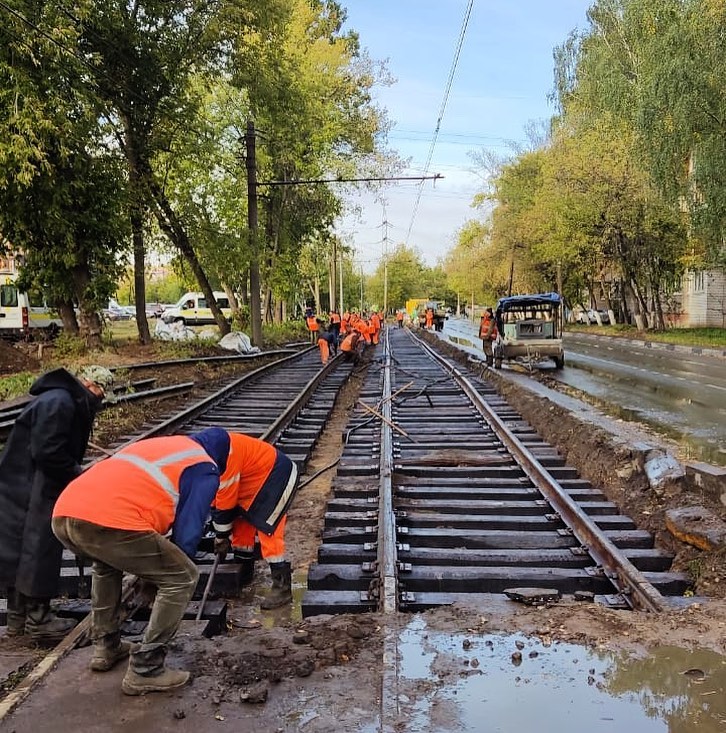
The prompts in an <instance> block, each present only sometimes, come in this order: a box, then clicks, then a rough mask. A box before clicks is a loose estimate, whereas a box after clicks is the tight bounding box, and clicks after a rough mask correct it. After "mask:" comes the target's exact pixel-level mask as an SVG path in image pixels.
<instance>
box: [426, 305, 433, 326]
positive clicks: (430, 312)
mask: <svg viewBox="0 0 726 733" xmlns="http://www.w3.org/2000/svg"><path fill="white" fill-rule="evenodd" d="M433 327H434V309H433V308H427V309H426V328H428V329H429V330H431V329H432V328H433Z"/></svg>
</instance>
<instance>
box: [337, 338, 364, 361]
mask: <svg viewBox="0 0 726 733" xmlns="http://www.w3.org/2000/svg"><path fill="white" fill-rule="evenodd" d="M359 340H360V334H359V333H358V331H351V332H350V333H349V334H347V335H346V337H345V338H344V339H343V341H342V342H341V344H340V350H341V351H342V352H343V359H344V360H345V361H353V362H356V363H357V362H358V356H359V354H358V342H359Z"/></svg>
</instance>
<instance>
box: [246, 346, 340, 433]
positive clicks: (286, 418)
mask: <svg viewBox="0 0 726 733" xmlns="http://www.w3.org/2000/svg"><path fill="white" fill-rule="evenodd" d="M342 358H343V354H342V353H339V354H338V355H337V356H335V357H333V358H332V359H330V360H329V361H328V363H327V364H326V365H325V366H324V367H323V368H322V369H321V370H320V371H319V372H318V373H317V374H316V375H315V376H314V377H313V378H312V379H311V380H310V381H309V382H308V383H307V384H306V385H305V387H303V389H302V391H301V392H300V394H299V395H298V396H297V397H296V398H295V399H294V400H293V401H292V402H291V403H290V404H289V406H288V407H287V408H286V409H285V411H284V412H283V413H282V414H281V415H280V416H279V417H278V418H277V419H276V420H275V422H273V423H272V425H270V427H269V428H267V430H265V432H264V433H263V434H262V435H261V436H260V440H264V441H266V442H267V443H274V442H275V441H276V440H277V439H278V438H279V437H280V436H281V435H282V434H283V433H284V432H285V430H287V428H288V427H289V426H290V425H291V424H292V422H293V420H294V419H295V418H296V417H297V414H298V413H299V412H300V410H302V408H303V407H304V406H305V405H306V404H307V403H308V401H309V400H310V397H311V396H312V394H313V392H315V390H316V389H317V387H318V385H319V384H320V382H322V381H323V380H324V379H325V377H327V376H328V374H330V372H332V371H333V369H334V368H335V367H336V366H337V365H338V364H339V363H340V362H341V360H342Z"/></svg>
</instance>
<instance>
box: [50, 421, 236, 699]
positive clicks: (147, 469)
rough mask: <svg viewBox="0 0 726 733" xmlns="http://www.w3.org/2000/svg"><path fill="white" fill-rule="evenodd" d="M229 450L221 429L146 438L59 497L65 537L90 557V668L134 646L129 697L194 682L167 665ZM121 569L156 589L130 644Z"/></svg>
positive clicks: (126, 686)
mask: <svg viewBox="0 0 726 733" xmlns="http://www.w3.org/2000/svg"><path fill="white" fill-rule="evenodd" d="M228 454H229V436H228V435H227V433H226V432H225V431H224V430H221V429H220V428H208V429H207V430H202V431H201V432H199V433H194V434H192V435H190V436H183V435H171V436H166V437H160V438H148V439H146V440H139V441H138V442H136V443H132V444H131V445H129V446H127V447H125V448H122V449H121V450H120V451H118V452H117V453H116V454H114V455H113V456H112V457H111V458H108V459H106V460H104V461H102V462H100V463H97V464H95V465H94V466H92V467H91V468H90V469H89V470H88V471H86V472H85V473H84V474H82V475H81V476H79V477H78V478H77V479H76V480H75V481H73V482H71V483H70V484H69V486H68V488H67V489H66V490H65V491H64V492H63V493H62V494H61V496H60V498H59V499H58V502H57V503H56V506H55V510H54V512H53V531H54V532H55V534H56V536H57V537H58V539H59V540H60V541H61V542H62V543H63V544H64V545H65V546H66V547H67V548H68V549H69V550H72V551H73V552H75V553H77V554H83V555H87V556H88V557H91V558H93V581H92V585H91V600H92V617H91V624H92V637H93V643H94V652H93V657H92V659H91V669H92V670H95V671H97V672H105V671H107V670H109V669H111V668H112V667H113V666H114V665H115V664H116V663H117V662H118V661H119V660H121V659H124V658H125V657H127V656H129V652H131V658H130V660H129V667H128V670H127V672H126V675H125V677H124V679H123V682H122V684H121V689H122V690H123V691H124V692H125V693H126V694H127V695H143V694H144V693H147V692H164V691H168V690H175V689H177V688H178V687H181V686H182V685H184V684H185V683H186V682H187V680H188V679H189V672H186V671H182V670H178V669H167V668H166V667H165V666H164V662H165V659H166V652H167V646H168V644H169V642H170V641H171V639H172V637H173V636H174V634H175V633H176V631H177V629H178V628H179V624H180V622H181V620H182V617H183V615H184V611H185V609H186V607H187V603H189V600H190V598H191V597H192V594H193V593H194V589H195V588H196V586H197V581H198V579H199V571H198V570H197V567H196V565H195V564H194V562H193V561H192V559H191V558H193V557H194V555H195V553H196V550H197V545H198V544H199V540H200V539H201V536H202V532H203V531H204V526H205V524H206V520H207V517H208V515H209V509H210V506H211V504H212V501H213V499H214V496H215V494H216V492H217V489H218V488H219V476H220V474H221V473H222V472H223V471H224V469H225V467H226V462H227V456H228ZM169 530H171V538H170V539H167V538H166V537H165V536H164V535H165V534H166V533H167V532H169ZM124 572H128V573H132V574H134V575H136V576H138V577H139V579H141V580H143V581H146V582H148V583H151V584H153V585H155V586H156V587H157V593H156V599H155V601H154V605H153V608H152V610H151V618H150V619H149V625H148V626H147V627H146V631H145V632H144V638H143V640H142V642H141V644H140V645H139V646H138V647H137V648H135V649H134V650H133V651H131V649H130V644H128V643H125V642H122V641H121V637H120V633H119V623H120V612H121V581H122V578H123V573H124Z"/></svg>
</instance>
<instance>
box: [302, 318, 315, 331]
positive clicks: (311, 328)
mask: <svg viewBox="0 0 726 733" xmlns="http://www.w3.org/2000/svg"><path fill="white" fill-rule="evenodd" d="M305 322H306V323H307V324H308V330H309V331H317V330H318V320H317V318H316V317H315V316H308V317H307V318H306V319H305Z"/></svg>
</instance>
